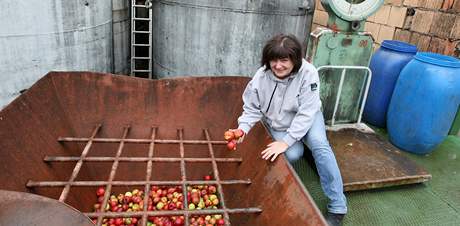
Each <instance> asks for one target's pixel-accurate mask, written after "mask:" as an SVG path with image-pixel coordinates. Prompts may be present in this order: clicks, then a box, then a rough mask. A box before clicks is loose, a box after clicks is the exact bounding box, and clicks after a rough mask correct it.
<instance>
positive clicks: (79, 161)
mask: <svg viewBox="0 0 460 226" xmlns="http://www.w3.org/2000/svg"><path fill="white" fill-rule="evenodd" d="M101 127H102V125H101V124H98V125H96V126H95V128H94V129H93V131H92V133H91V136H90V137H88V138H79V137H59V138H58V141H59V142H86V145H85V147H84V149H83V151H82V153H81V156H80V157H69V156H45V157H44V161H45V162H75V161H76V164H75V167H74V169H73V171H72V174H71V175H70V177H69V179H68V181H32V180H30V181H28V182H27V185H26V186H27V187H29V188H33V187H64V188H63V190H62V193H61V195H60V197H59V201H61V202H65V201H66V199H67V197H68V194H69V191H70V189H71V188H72V186H74V187H75V186H105V194H104V199H103V202H102V204H101V209H100V212H87V213H84V214H86V215H87V216H88V217H90V218H97V219H98V220H97V225H101V224H102V221H103V219H104V218H105V217H108V218H113V217H142V219H141V220H142V225H143V226H145V225H147V217H148V216H166V215H170V216H177V215H183V216H184V220H185V225H189V217H190V216H191V215H206V214H223V217H224V220H225V225H230V217H229V215H230V214H241V213H243V214H251V213H261V212H262V210H261V209H260V208H259V207H250V208H227V207H226V205H225V198H224V197H225V195H224V190H223V188H222V185H228V184H246V185H250V184H251V181H250V180H249V179H247V180H221V179H220V177H219V170H218V167H217V164H218V163H222V162H224V163H225V162H236V163H238V162H242V158H216V157H215V155H214V148H213V145H225V144H226V142H225V141H221V140H212V139H211V135H210V134H209V131H208V130H207V129H203V133H204V135H205V137H206V140H184V131H183V129H177V134H178V139H156V134H157V129H158V128H157V127H152V128H151V136H150V139H131V138H129V139H128V138H127V135H128V132H129V130H130V126H125V127H124V128H123V135H122V137H121V138H96V135H97V134H98V132H99V131H100V129H101ZM94 143H118V144H119V145H118V149H117V152H116V153H115V156H114V157H109V156H103V157H88V153H89V152H90V150H91V147H92V145H93V144H94ZM126 143H145V144H149V148H148V156H147V157H121V154H122V152H123V148H124V146H125V144H126ZM155 144H178V145H179V149H180V158H172V157H153V156H154V152H155ZM184 144H195V145H197V144H200V145H202V144H207V147H208V150H209V155H210V157H209V158H185V157H184V156H185V155H184V153H185V151H186V150H185V148H184ZM83 162H113V163H112V167H111V170H110V173H109V177H108V179H107V181H76V180H75V179H76V178H77V176H78V174H79V172H80V170H81V167H82V165H83ZM119 162H140V163H143V162H147V169H146V176H145V181H115V180H114V178H115V175H116V172H117V169H118V165H119ZM155 162H168V163H175V162H180V173H181V180H175V181H173V180H169V181H166V180H161V181H160V180H157V181H155V180H153V181H152V180H151V179H152V178H151V177H152V170H153V168H154V167H153V166H154V165H153V164H154V163H155ZM186 162H210V163H211V164H212V170H213V173H214V180H187V172H186V167H185V164H186ZM206 184H212V185H216V187H217V191H218V196H219V197H218V198H219V200H220V208H219V209H201V210H196V209H195V210H189V209H188V203H187V189H186V188H187V186H188V185H206ZM114 185H116V186H119V185H125V186H134V185H138V186H141V185H142V186H145V188H144V189H145V190H144V206H143V211H137V212H106V211H105V208H104V207H105V206H106V205H107V203H108V200H109V197H110V194H111V190H112V186H114ZM152 185H159V186H161V185H182V195H183V197H184V201H183V204H184V209H183V210H161V211H158V210H156V211H146V210H147V203H148V195H147V194H149V191H150V188H151V186H152Z"/></svg>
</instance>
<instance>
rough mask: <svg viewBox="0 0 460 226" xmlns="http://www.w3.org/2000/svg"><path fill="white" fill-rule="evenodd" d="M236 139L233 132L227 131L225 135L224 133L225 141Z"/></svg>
mask: <svg viewBox="0 0 460 226" xmlns="http://www.w3.org/2000/svg"><path fill="white" fill-rule="evenodd" d="M234 138H235V134H234V133H233V132H232V131H231V130H227V131H225V133H224V139H225V140H226V141H230V140H233V139H234Z"/></svg>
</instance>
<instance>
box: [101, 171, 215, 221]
mask: <svg viewBox="0 0 460 226" xmlns="http://www.w3.org/2000/svg"><path fill="white" fill-rule="evenodd" d="M211 179H212V177H211V176H210V175H206V176H205V177H204V180H211ZM104 194H105V188H104V187H100V188H98V189H97V190H96V196H97V203H96V204H94V206H93V207H94V211H95V212H100V211H101V204H102V202H103V200H104ZM183 201H184V196H183V193H182V186H152V187H151V189H150V192H149V194H148V203H147V210H148V211H156V210H158V211H160V210H162V211H163V210H182V209H184V203H183ZM187 201H188V203H189V206H188V207H189V210H194V209H197V210H198V209H217V208H218V207H219V199H218V197H217V188H216V186H215V185H193V186H187ZM143 208H144V192H143V191H141V190H139V189H133V190H132V191H128V192H125V193H120V194H118V195H116V196H115V195H110V198H109V200H108V203H107V205H106V206H105V211H107V212H135V211H142V210H143ZM190 221H191V224H192V225H200V226H201V225H203V226H211V225H223V224H224V220H223V219H222V215H203V216H193V217H191V218H190ZM93 222H94V223H96V222H97V219H93ZM102 223H103V224H102V225H103V226H136V225H141V219H140V217H117V218H108V219H107V218H105V219H104V220H103V222H102ZM184 223H185V220H184V216H149V217H148V222H147V225H148V226H160V225H161V226H181V225H184Z"/></svg>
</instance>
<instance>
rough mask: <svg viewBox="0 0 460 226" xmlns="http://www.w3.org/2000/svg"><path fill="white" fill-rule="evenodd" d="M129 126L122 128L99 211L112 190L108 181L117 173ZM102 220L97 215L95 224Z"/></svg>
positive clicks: (103, 208)
mask: <svg viewBox="0 0 460 226" xmlns="http://www.w3.org/2000/svg"><path fill="white" fill-rule="evenodd" d="M129 128H130V126H125V128H124V130H123V137H122V138H121V141H120V145H119V146H118V150H117V153H116V154H115V161H113V164H112V169H111V170H110V174H109V179H108V180H107V182H108V183H107V185H106V186H105V193H104V200H103V201H102V203H101V208H100V211H101V212H105V206H106V205H107V203H108V202H109V197H110V192H111V191H112V184H111V183H110V182H111V181H113V179H114V178H115V175H116V174H117V169H118V158H119V157H120V156H121V153H122V152H123V147H124V145H125V143H124V139H126V137H127V136H128V131H129ZM102 220H103V218H102V216H99V217H98V218H97V223H96V224H97V225H101V224H102Z"/></svg>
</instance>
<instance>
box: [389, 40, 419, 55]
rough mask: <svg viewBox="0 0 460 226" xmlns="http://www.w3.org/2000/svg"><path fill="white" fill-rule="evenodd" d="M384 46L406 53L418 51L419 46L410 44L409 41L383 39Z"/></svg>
mask: <svg viewBox="0 0 460 226" xmlns="http://www.w3.org/2000/svg"><path fill="white" fill-rule="evenodd" d="M382 47H385V48H387V49H391V50H395V51H399V52H406V53H416V52H417V46H415V45H412V44H409V43H407V42H402V41H397V40H383V42H382Z"/></svg>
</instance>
